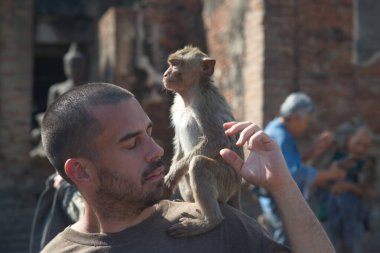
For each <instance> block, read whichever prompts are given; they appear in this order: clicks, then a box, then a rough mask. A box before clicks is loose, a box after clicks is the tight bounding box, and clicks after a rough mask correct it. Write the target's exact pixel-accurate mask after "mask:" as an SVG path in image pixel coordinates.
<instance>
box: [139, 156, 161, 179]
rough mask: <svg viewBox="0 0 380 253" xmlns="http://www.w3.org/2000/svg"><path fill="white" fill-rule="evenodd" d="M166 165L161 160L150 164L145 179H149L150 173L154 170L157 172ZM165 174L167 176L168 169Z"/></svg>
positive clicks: (144, 175)
mask: <svg viewBox="0 0 380 253" xmlns="http://www.w3.org/2000/svg"><path fill="white" fill-rule="evenodd" d="M163 165H164V162H163V161H162V160H161V159H158V160H156V161H154V162H152V163H151V164H149V167H148V169H147V170H146V171H144V173H143V177H144V178H145V177H147V176H148V175H149V174H150V173H152V172H153V171H154V170H156V169H157V168H159V167H161V166H163ZM164 173H165V174H166V169H165V170H164Z"/></svg>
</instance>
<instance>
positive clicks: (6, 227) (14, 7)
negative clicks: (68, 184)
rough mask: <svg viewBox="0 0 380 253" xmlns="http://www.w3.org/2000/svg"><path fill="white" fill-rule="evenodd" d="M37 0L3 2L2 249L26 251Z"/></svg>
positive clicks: (0, 66) (30, 210)
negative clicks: (34, 26)
mask: <svg viewBox="0 0 380 253" xmlns="http://www.w3.org/2000/svg"><path fill="white" fill-rule="evenodd" d="M32 17H33V1H31V0H3V1H0V174H1V180H0V199H1V202H0V252H9V253H12V252H20V253H21V252H26V250H27V247H28V240H29V233H30V225H31V218H32V213H33V209H34V207H33V205H34V201H33V199H32V198H31V196H30V193H29V192H28V190H26V188H27V187H28V180H29V179H30V178H29V179H27V176H26V175H27V174H28V173H32V172H30V171H28V170H27V168H28V167H30V166H29V162H30V161H29V149H30V144H29V143H30V141H29V134H30V119H31V98H32V96H31V88H32V38H33V36H32V31H33V29H32Z"/></svg>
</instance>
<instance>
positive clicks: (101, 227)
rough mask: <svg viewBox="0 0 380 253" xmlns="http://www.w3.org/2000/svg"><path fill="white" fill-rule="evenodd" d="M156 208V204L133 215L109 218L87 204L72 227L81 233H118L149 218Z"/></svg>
mask: <svg viewBox="0 0 380 253" xmlns="http://www.w3.org/2000/svg"><path fill="white" fill-rule="evenodd" d="M155 210H156V205H154V206H151V207H148V208H145V209H144V210H142V211H141V212H140V213H139V214H136V215H134V216H133V217H124V218H123V219H120V218H110V217H112V216H111V215H109V216H108V217H107V218H105V217H101V216H100V215H99V212H96V210H93V209H91V207H90V206H88V205H85V212H84V215H83V217H82V218H81V219H80V220H79V221H78V222H76V223H75V224H73V225H72V226H71V228H72V229H74V230H76V231H78V232H81V233H101V234H108V233H116V232H120V231H122V230H124V229H127V228H129V227H132V226H134V225H137V224H139V223H141V222H143V221H144V220H146V219H147V218H149V217H150V216H151V215H152V214H153V213H154V212H155ZM116 217H117V216H116Z"/></svg>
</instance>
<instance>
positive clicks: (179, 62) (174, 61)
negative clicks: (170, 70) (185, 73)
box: [170, 60, 181, 67]
mask: <svg viewBox="0 0 380 253" xmlns="http://www.w3.org/2000/svg"><path fill="white" fill-rule="evenodd" d="M170 64H171V65H172V66H174V67H178V66H179V65H181V61H180V60H172V61H171V62H170Z"/></svg>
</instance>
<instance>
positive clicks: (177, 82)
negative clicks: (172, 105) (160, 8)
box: [162, 59, 184, 92]
mask: <svg viewBox="0 0 380 253" xmlns="http://www.w3.org/2000/svg"><path fill="white" fill-rule="evenodd" d="M183 65H184V62H183V61H181V60H179V59H172V60H169V67H168V69H167V70H166V71H165V73H164V76H163V79H162V82H163V83H164V86H165V88H166V89H168V90H171V91H174V92H178V91H179V89H180V87H183V73H182V72H183V71H182V69H183Z"/></svg>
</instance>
